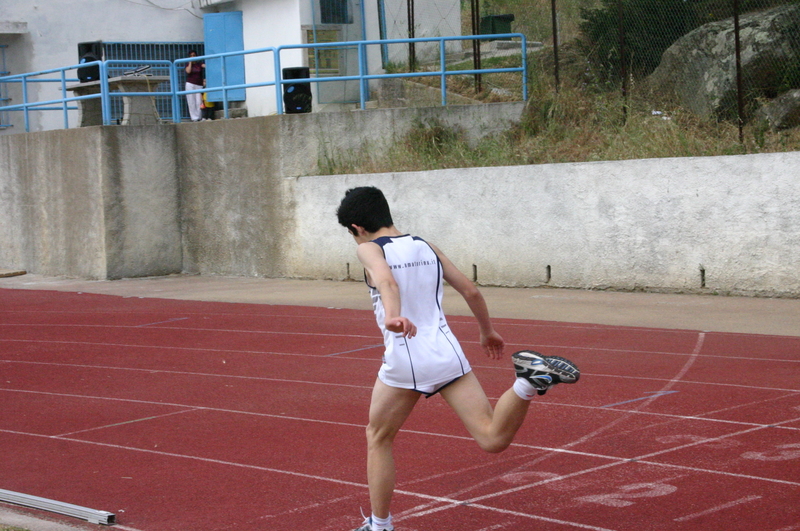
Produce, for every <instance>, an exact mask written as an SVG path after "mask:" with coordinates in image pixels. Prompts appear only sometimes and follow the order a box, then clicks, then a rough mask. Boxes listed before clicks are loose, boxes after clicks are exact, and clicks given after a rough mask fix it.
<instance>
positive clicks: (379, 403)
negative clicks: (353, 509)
mask: <svg viewBox="0 0 800 531" xmlns="http://www.w3.org/2000/svg"><path fill="white" fill-rule="evenodd" d="M419 397H420V394H419V393H418V392H416V391H412V390H410V389H398V388H396V387H389V386H388V385H386V384H385V383H383V382H381V381H380V380H376V381H375V387H373V389H372V402H371V403H370V407H369V425H368V426H367V481H368V483H369V499H370V504H371V505H372V514H374V515H375V516H377V517H378V518H388V517H389V507H390V504H391V501H392V493H393V492H394V485H395V465H394V457H393V455H392V444H393V443H394V438H395V436H396V435H397V432H398V431H400V428H401V427H402V426H403V423H404V422H405V421H406V419H407V418H408V416H409V415H410V414H411V411H412V410H413V409H414V405H415V404H416V403H417V400H419Z"/></svg>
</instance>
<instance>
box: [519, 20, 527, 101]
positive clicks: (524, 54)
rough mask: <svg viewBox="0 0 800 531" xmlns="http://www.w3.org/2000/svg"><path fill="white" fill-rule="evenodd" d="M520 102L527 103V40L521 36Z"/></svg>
mask: <svg viewBox="0 0 800 531" xmlns="http://www.w3.org/2000/svg"><path fill="white" fill-rule="evenodd" d="M520 55H522V101H528V40H527V38H526V37H525V34H524V33H523V34H522V53H521V54H520Z"/></svg>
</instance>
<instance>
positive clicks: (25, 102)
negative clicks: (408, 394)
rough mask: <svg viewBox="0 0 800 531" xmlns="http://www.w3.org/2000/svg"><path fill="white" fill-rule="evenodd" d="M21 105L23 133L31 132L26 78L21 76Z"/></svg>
mask: <svg viewBox="0 0 800 531" xmlns="http://www.w3.org/2000/svg"><path fill="white" fill-rule="evenodd" d="M22 104H23V105H24V106H25V107H24V108H23V110H22V114H23V116H24V117H25V132H26V133H30V132H31V124H30V120H29V118H28V113H29V111H28V76H22Z"/></svg>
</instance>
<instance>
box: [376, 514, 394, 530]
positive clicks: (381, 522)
mask: <svg viewBox="0 0 800 531" xmlns="http://www.w3.org/2000/svg"><path fill="white" fill-rule="evenodd" d="M384 529H392V515H391V514H389V516H387V517H386V518H378V517H377V516H375V515H374V514H373V515H372V531H383V530H384Z"/></svg>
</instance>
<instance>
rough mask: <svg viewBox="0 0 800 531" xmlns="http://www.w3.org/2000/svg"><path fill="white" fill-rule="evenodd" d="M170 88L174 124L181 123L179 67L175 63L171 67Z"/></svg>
mask: <svg viewBox="0 0 800 531" xmlns="http://www.w3.org/2000/svg"><path fill="white" fill-rule="evenodd" d="M169 88H170V91H171V92H172V95H171V96H170V98H171V99H172V123H174V124H179V123H181V102H180V99H178V98H179V96H178V65H176V64H175V62H172V63H170V65H169Z"/></svg>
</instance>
